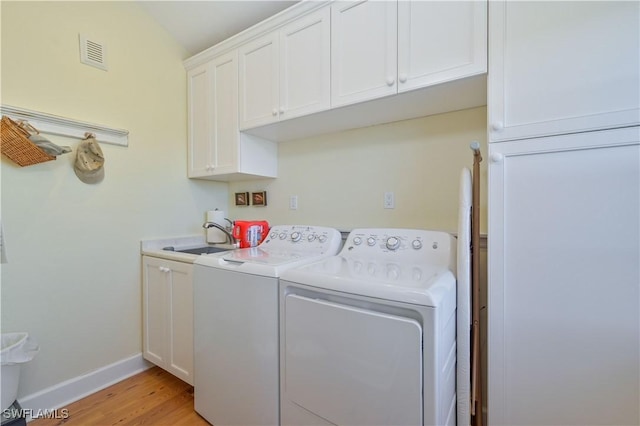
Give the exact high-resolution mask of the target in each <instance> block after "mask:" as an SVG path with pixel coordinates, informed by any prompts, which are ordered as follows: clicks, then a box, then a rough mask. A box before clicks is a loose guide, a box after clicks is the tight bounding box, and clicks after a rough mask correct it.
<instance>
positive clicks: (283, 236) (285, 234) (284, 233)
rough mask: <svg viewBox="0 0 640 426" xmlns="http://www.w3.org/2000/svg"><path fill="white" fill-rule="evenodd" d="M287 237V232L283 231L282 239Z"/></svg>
mask: <svg viewBox="0 0 640 426" xmlns="http://www.w3.org/2000/svg"><path fill="white" fill-rule="evenodd" d="M285 238H287V233H286V232H281V233H280V239H281V240H284V239H285Z"/></svg>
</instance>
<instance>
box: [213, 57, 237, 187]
mask: <svg viewBox="0 0 640 426" xmlns="http://www.w3.org/2000/svg"><path fill="white" fill-rule="evenodd" d="M211 69H212V79H211V85H212V87H213V93H212V102H211V104H212V116H211V120H212V123H213V126H212V139H213V140H212V146H211V150H212V151H213V159H214V161H213V170H212V174H213V175H217V174H227V173H233V172H236V171H237V170H238V136H239V131H238V52H237V51H236V50H234V51H232V52H231V53H228V54H226V55H222V56H219V57H217V58H216V59H214V60H213V63H212V65H211Z"/></svg>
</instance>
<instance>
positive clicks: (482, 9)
mask: <svg viewBox="0 0 640 426" xmlns="http://www.w3.org/2000/svg"><path fill="white" fill-rule="evenodd" d="M486 72H487V3H486V2H485V1H449V2H446V1H405V0H402V1H399V2H398V91H399V92H404V91H407V90H413V89H416V88H418V87H424V86H429V85H432V84H437V83H442V82H446V81H451V80H455V79H459V78H463V77H468V76H472V75H476V74H481V73H486Z"/></svg>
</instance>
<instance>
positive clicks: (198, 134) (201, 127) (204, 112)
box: [187, 63, 214, 177]
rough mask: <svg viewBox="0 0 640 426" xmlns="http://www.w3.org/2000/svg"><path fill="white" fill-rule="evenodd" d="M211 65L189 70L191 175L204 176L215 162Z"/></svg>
mask: <svg viewBox="0 0 640 426" xmlns="http://www.w3.org/2000/svg"><path fill="white" fill-rule="evenodd" d="M211 73H212V69H211V65H210V64H209V63H207V64H204V65H200V66H198V67H196V68H194V69H192V70H189V71H188V72H187V91H188V98H189V102H188V114H187V115H188V127H189V145H188V148H189V161H188V162H189V177H196V176H204V175H207V174H208V173H209V172H210V170H211V164H213V163H214V159H213V150H211V149H210V145H211V143H212V142H211V138H212V135H211V134H210V133H209V128H210V125H211V123H210V121H211V116H212V113H211V109H212V106H211V104H210V102H211V96H210V95H211V93H210V92H211V85H210V82H209V79H210V78H211Z"/></svg>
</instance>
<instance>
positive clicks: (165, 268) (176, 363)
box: [142, 256, 193, 384]
mask: <svg viewBox="0 0 640 426" xmlns="http://www.w3.org/2000/svg"><path fill="white" fill-rule="evenodd" d="M142 265H143V286H142V300H143V304H142V306H143V308H142V311H143V356H144V358H145V359H147V360H148V361H151V362H153V363H154V364H156V365H157V366H159V367H162V368H163V369H165V370H167V371H168V372H170V373H172V374H173V375H175V376H176V377H178V378H180V379H182V380H184V381H185V382H187V383H189V384H193V273H192V271H193V265H191V264H188V263H183V262H174V261H170V260H164V259H158V258H154V257H149V256H143V257H142Z"/></svg>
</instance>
